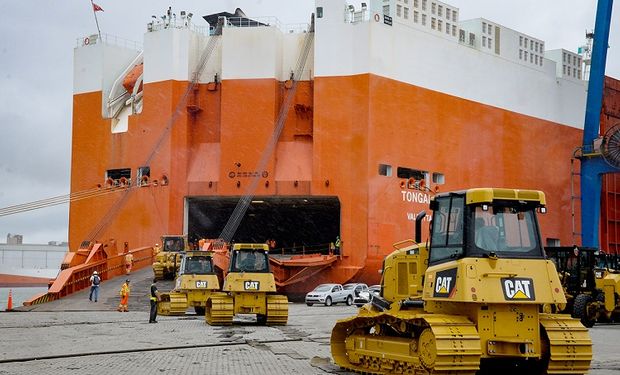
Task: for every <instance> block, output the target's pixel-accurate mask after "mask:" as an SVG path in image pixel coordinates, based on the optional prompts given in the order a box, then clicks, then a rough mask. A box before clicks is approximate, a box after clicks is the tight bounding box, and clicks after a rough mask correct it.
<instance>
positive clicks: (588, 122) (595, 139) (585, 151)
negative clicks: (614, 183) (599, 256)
mask: <svg viewBox="0 0 620 375" xmlns="http://www.w3.org/2000/svg"><path fill="white" fill-rule="evenodd" d="M612 8H613V0H599V1H598V5H597V9H596V23H595V27H594V44H593V47H592V62H591V69H590V78H589V82H588V96H587V102H586V116H585V123H584V129H583V144H582V148H581V149H582V155H581V157H580V161H581V181H580V188H581V244H582V246H584V247H594V248H598V247H599V222H600V212H601V186H602V178H603V175H604V174H606V173H614V172H618V171H620V125H617V126H614V127H612V128H610V129H609V130H608V131H607V132H606V133H605V135H604V136H603V137H602V138H600V136H599V127H600V126H599V125H600V114H601V106H602V100H603V87H604V84H605V65H606V61H607V49H608V41H609V29H610V25H611V14H612ZM595 145H596V146H595Z"/></svg>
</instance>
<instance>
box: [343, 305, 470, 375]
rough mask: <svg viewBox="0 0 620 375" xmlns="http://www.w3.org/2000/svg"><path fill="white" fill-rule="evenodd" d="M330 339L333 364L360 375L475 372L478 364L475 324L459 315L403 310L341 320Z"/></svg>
mask: <svg viewBox="0 0 620 375" xmlns="http://www.w3.org/2000/svg"><path fill="white" fill-rule="evenodd" d="M396 332H400V333H399V334H396ZM391 333H394V334H391ZM407 334H409V337H407ZM331 342H332V356H333V358H334V361H335V363H336V364H337V365H338V366H340V367H342V368H345V369H348V370H352V371H356V372H361V373H369V374H382V373H386V372H387V373H396V374H431V373H432V374H457V373H458V374H475V373H476V371H477V370H478V369H479V367H480V356H481V351H480V337H479V335H478V332H477V331H476V326H475V325H474V324H473V323H472V322H471V321H469V320H468V319H467V318H465V317H460V316H450V315H434V314H416V313H404V312H401V313H399V315H398V316H396V315H392V314H388V313H385V314H380V315H376V316H367V317H355V318H349V319H344V320H340V321H338V322H337V323H336V326H335V327H334V330H333V331H332V338H331Z"/></svg>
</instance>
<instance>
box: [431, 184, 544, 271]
mask: <svg viewBox="0 0 620 375" xmlns="http://www.w3.org/2000/svg"><path fill="white" fill-rule="evenodd" d="M519 192H520V193H521V194H522V195H523V196H519V195H518V194H519ZM515 194H517V195H515ZM544 204H545V201H544V194H543V193H542V192H536V191H519V190H510V189H471V190H467V191H464V192H457V193H449V194H440V195H437V196H435V198H434V200H433V201H432V202H431V209H432V210H433V219H432V221H431V246H430V257H429V264H430V265H435V264H440V263H444V262H448V261H453V260H457V259H460V258H466V257H474V258H528V259H543V258H544V253H543V250H542V246H541V240H540V231H539V227H538V221H537V219H536V211H537V210H539V211H541V212H544V211H545V209H544Z"/></svg>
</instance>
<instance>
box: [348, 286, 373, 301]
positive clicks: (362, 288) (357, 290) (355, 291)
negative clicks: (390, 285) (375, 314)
mask: <svg viewBox="0 0 620 375" xmlns="http://www.w3.org/2000/svg"><path fill="white" fill-rule="evenodd" d="M343 288H344V290H352V291H353V299H355V298H356V297H357V296H359V295H360V293H361V292H367V291H368V285H366V284H363V283H351V284H344V285H343Z"/></svg>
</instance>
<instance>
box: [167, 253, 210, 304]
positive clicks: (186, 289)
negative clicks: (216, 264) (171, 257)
mask: <svg viewBox="0 0 620 375" xmlns="http://www.w3.org/2000/svg"><path fill="white" fill-rule="evenodd" d="M219 290H220V283H219V282H218V279H217V275H216V274H215V272H214V269H213V252H211V251H199V250H193V251H187V252H186V253H185V256H184V257H183V259H182V260H181V266H180V269H179V274H178V276H177V278H176V282H175V287H174V289H173V290H171V291H170V292H162V293H161V294H160V296H161V300H160V302H159V303H158V304H157V310H158V311H157V312H158V314H161V315H185V312H186V311H187V309H188V308H189V307H194V311H195V312H196V314H197V315H202V316H204V315H205V307H206V304H207V299H208V297H209V296H210V295H211V293H213V292H217V291H219Z"/></svg>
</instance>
